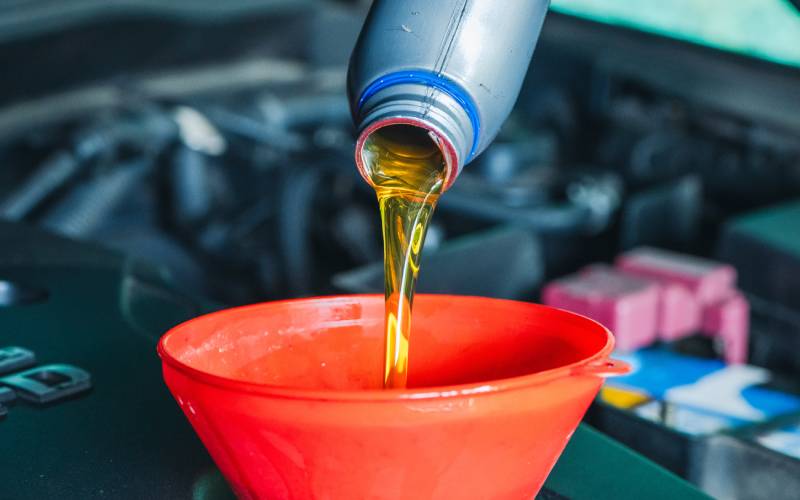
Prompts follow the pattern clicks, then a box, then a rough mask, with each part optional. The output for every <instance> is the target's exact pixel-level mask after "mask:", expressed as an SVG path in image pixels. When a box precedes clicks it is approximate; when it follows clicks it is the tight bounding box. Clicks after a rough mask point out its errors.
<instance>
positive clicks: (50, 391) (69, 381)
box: [0, 364, 92, 404]
mask: <svg viewBox="0 0 800 500" xmlns="http://www.w3.org/2000/svg"><path fill="white" fill-rule="evenodd" d="M0 384H2V385H5V386H8V387H10V388H12V389H14V391H15V392H16V393H17V394H18V395H19V397H21V398H22V399H24V400H26V401H30V402H33V403H37V404H45V403H52V402H54V401H59V400H62V399H65V398H67V397H70V396H73V395H75V394H78V393H80V392H84V391H87V390H89V388H91V386H92V381H91V377H90V376H89V373H88V372H86V371H84V370H81V369H80V368H77V367H74V366H71V365H62V364H53V365H45V366H39V367H36V368H32V369H30V370H27V371H24V372H22V373H17V374H14V375H9V376H8V377H3V378H0Z"/></svg>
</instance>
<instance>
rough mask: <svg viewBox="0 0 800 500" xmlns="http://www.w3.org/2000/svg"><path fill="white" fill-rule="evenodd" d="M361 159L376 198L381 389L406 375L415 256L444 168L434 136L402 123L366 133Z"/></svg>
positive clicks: (395, 384)
mask: <svg viewBox="0 0 800 500" xmlns="http://www.w3.org/2000/svg"><path fill="white" fill-rule="evenodd" d="M363 160H364V165H365V167H366V171H367V172H368V174H369V177H370V180H371V181H372V185H373V186H374V187H375V192H376V194H377V195H378V203H379V206H380V212H381V223H382V226H383V262H384V274H385V277H384V282H385V294H386V323H385V328H386V333H385V368H384V387H385V388H402V387H405V386H406V379H407V377H408V342H409V336H410V333H411V308H412V304H413V299H414V286H415V285H416V281H417V274H418V273H419V260H420V254H421V252H422V246H423V244H424V242H425V233H426V232H427V230H428V222H429V221H430V218H431V215H433V210H434V208H435V207H436V201H437V200H438V198H439V195H440V194H441V192H442V186H443V184H444V177H445V167H446V165H445V161H444V157H443V155H442V152H441V150H440V149H439V146H438V145H437V143H436V140H435V136H434V135H433V134H432V133H431V132H429V131H427V130H425V129H423V128H420V127H416V126H413V125H405V124H397V125H389V126H386V127H383V128H380V129H378V130H377V131H375V132H374V133H373V134H372V135H370V136H369V137H368V138H367V140H366V142H365V143H364V149H363Z"/></svg>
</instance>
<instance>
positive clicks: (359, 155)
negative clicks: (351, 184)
mask: <svg viewBox="0 0 800 500" xmlns="http://www.w3.org/2000/svg"><path fill="white" fill-rule="evenodd" d="M400 128H410V129H416V130H417V131H419V132H421V133H422V134H424V136H426V137H427V139H428V140H430V141H431V143H432V145H433V146H435V147H436V148H437V149H438V150H439V152H440V153H441V154H442V158H443V160H444V182H443V185H442V192H444V191H446V190H447V189H448V188H449V187H450V186H451V185H452V184H453V182H454V181H455V180H456V176H457V175H458V155H457V153H456V149H455V146H454V145H453V143H452V141H450V140H449V139H448V138H447V136H446V135H445V134H444V132H442V131H441V130H439V129H438V128H437V127H435V126H434V125H431V124H430V123H427V122H425V121H424V120H420V119H418V118H413V117H401V116H397V117H391V118H385V119H382V120H378V121H375V122H374V123H372V124H370V125H369V126H368V127H367V128H365V129H364V130H363V131H362V132H361V134H359V136H358V140H357V141H356V151H355V156H356V166H357V167H358V171H359V173H360V174H361V177H363V178H364V180H365V181H367V183H368V184H369V185H370V186H372V187H375V183H374V182H373V179H372V172H370V171H369V166H368V163H369V162H367V161H366V158H365V155H366V148H365V146H367V145H368V144H369V143H370V141H373V140H374V139H375V138H376V136H377V135H381V134H382V133H385V132H386V133H391V132H392V131H395V130H397V129H400ZM411 133H412V134H413V131H411ZM415 135H420V134H415ZM416 140H419V139H418V138H417V139H416Z"/></svg>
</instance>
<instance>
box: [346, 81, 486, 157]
mask: <svg viewBox="0 0 800 500" xmlns="http://www.w3.org/2000/svg"><path fill="white" fill-rule="evenodd" d="M404 83H421V84H422V85H427V86H429V87H433V88H435V89H436V90H439V91H441V92H444V93H445V94H447V95H449V96H450V97H452V98H453V100H455V101H456V102H457V103H458V104H460V105H461V108H462V109H463V110H464V112H465V113H466V114H467V116H468V117H469V122H470V123H471V124H472V149H471V150H470V152H469V158H472V157H473V156H475V150H476V148H477V147H478V139H479V138H480V130H481V122H480V118H479V116H478V108H477V107H476V106H475V103H474V102H473V100H472V98H471V97H470V95H469V94H468V93H467V92H466V91H465V90H464V89H463V88H461V86H460V85H458V84H457V83H455V82H453V81H452V80H450V79H448V78H445V77H443V76H441V75H439V74H437V73H434V72H432V71H426V70H413V71H397V72H395V73H389V74H387V75H383V76H382V77H380V78H378V79H377V80H375V81H373V82H372V83H370V84H369V85H367V88H366V89H364V92H362V93H361V97H360V98H359V99H358V111H359V112H360V111H361V107H362V106H363V105H364V103H365V102H366V101H367V99H369V98H370V97H372V96H374V95H375V94H377V93H378V92H380V91H381V90H383V89H385V88H387V87H392V86H394V85H401V84H404Z"/></svg>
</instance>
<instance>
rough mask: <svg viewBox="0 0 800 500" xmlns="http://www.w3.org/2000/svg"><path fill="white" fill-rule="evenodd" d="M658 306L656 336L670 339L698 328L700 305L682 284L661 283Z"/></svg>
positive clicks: (693, 331)
mask: <svg viewBox="0 0 800 500" xmlns="http://www.w3.org/2000/svg"><path fill="white" fill-rule="evenodd" d="M660 288H661V296H660V299H661V300H660V301H659V307H658V327H657V330H658V336H659V338H661V339H662V340H666V341H672V340H678V339H680V338H683V337H686V336H688V335H691V334H693V333H695V332H696V331H697V330H699V329H700V322H701V314H700V305H699V304H698V303H697V301H696V300H695V298H694V295H693V294H692V292H690V291H689V290H688V289H687V288H686V287H685V286H683V285H676V284H673V283H662V284H661V287H660Z"/></svg>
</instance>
